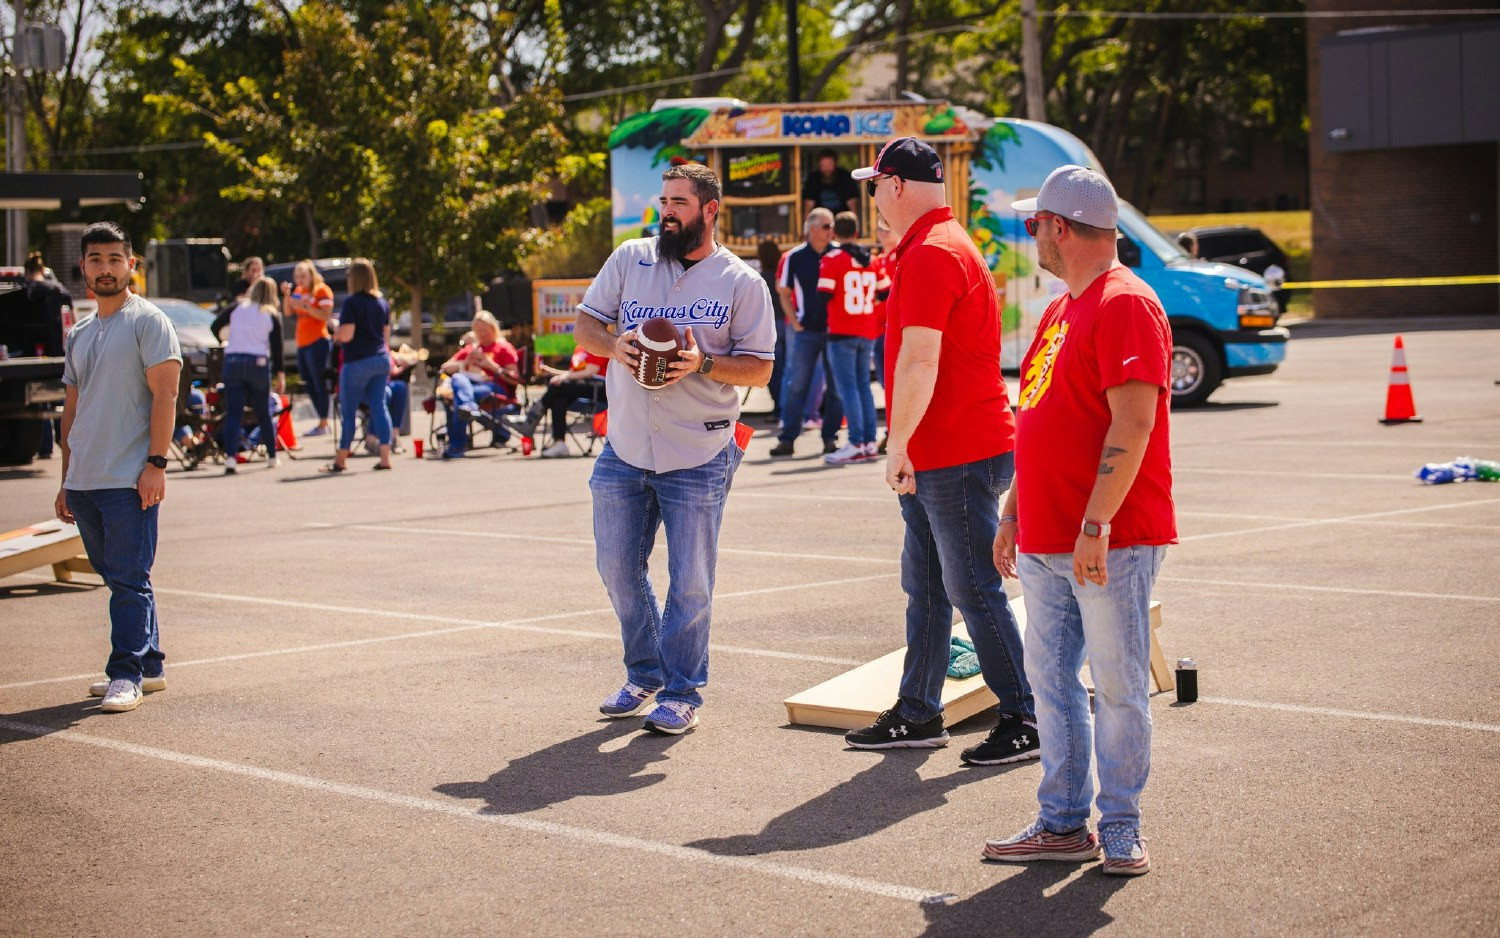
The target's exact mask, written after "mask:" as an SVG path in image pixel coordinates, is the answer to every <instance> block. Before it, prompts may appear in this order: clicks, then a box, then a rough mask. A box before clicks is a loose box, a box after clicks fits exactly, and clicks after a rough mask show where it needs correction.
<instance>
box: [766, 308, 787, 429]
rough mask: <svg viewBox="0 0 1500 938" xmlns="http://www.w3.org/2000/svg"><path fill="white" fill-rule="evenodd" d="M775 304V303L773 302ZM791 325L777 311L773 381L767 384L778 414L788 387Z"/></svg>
mask: <svg viewBox="0 0 1500 938" xmlns="http://www.w3.org/2000/svg"><path fill="white" fill-rule="evenodd" d="M773 305H774V304H773ZM791 331H792V330H791V327H790V326H788V325H787V324H786V319H785V318H783V317H782V315H781V312H780V310H779V309H778V310H777V311H776V357H775V358H774V359H772V361H771V383H770V384H768V385H766V387H767V389H768V390H770V392H771V407H772V409H773V410H775V411H776V413H777V414H780V413H781V394H782V389H783V388H785V387H786V350H787V344H788V340H787V333H789V332H791Z"/></svg>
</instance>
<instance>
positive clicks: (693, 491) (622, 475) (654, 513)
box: [589, 442, 744, 707]
mask: <svg viewBox="0 0 1500 938" xmlns="http://www.w3.org/2000/svg"><path fill="white" fill-rule="evenodd" d="M743 455H744V453H743V452H742V451H741V450H740V448H739V447H738V446H736V445H735V444H734V443H732V442H731V443H730V444H729V445H728V446H726V447H725V448H724V449H722V450H721V451H720V452H719V454H718V455H717V456H715V457H714V458H712V459H710V460H709V461H708V462H706V463H704V464H703V465H701V466H695V467H693V468H692V469H678V470H676V471H675V472H649V471H647V470H645V469H637V468H636V467H635V466H632V465H630V464H629V463H627V462H625V461H624V460H623V459H621V458H620V457H618V456H616V455H615V451H614V449H613V447H611V446H610V445H609V444H608V443H605V444H604V451H603V452H601V453H600V454H599V459H598V460H597V461H596V462H595V463H594V473H593V475H592V476H591V477H590V479H589V488H590V489H592V490H593V494H594V544H595V551H596V555H597V561H598V566H599V576H600V577H601V578H603V580H604V587H605V589H607V590H608V591H609V600H610V603H612V604H613V605H614V607H615V615H617V616H618V617H619V619H620V636H621V638H622V639H623V642H624V646H625V674H626V677H627V679H628V680H629V681H630V682H631V683H633V684H638V685H640V686H641V687H647V688H652V689H655V690H657V695H656V699H657V700H662V701H666V700H678V701H683V702H685V703H689V704H692V705H693V706H695V707H697V706H701V705H702V703H703V696H702V695H701V694H699V693H698V688H700V687H702V686H703V685H705V684H707V683H708V627H709V621H710V619H711V618H712V613H713V594H714V574H715V571H716V568H717V566H718V556H719V524H720V522H722V521H723V518H724V501H725V499H726V498H727V497H728V496H729V485H730V483H731V482H732V481H733V480H734V472H735V469H737V468H738V467H739V464H740V458H741V457H742V456H743ZM662 525H666V529H667V577H668V583H667V601H666V604H665V605H658V604H657V601H656V591H655V589H653V588H652V585H651V574H650V572H649V570H648V568H647V562H648V561H649V560H650V558H651V548H652V547H653V546H654V545H655V543H656V529H657V528H659V527H661V526H662Z"/></svg>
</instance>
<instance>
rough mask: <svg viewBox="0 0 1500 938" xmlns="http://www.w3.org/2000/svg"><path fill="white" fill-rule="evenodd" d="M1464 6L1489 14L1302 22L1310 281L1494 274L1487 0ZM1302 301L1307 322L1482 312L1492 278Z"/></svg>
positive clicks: (1493, 66)
mask: <svg viewBox="0 0 1500 938" xmlns="http://www.w3.org/2000/svg"><path fill="white" fill-rule="evenodd" d="M1307 6H1308V10H1309V11H1311V12H1319V13H1322V12H1334V11H1349V10H1413V9H1417V10H1421V9H1428V8H1431V9H1434V10H1438V9H1452V8H1454V4H1452V3H1450V2H1446V0H1309V2H1308V5H1307ZM1464 6H1465V7H1467V8H1471V9H1472V8H1484V7H1493V8H1494V9H1495V10H1496V17H1495V18H1494V19H1490V18H1487V17H1482V16H1480V17H1476V16H1465V17H1443V16H1440V15H1437V14H1434V15H1433V16H1432V17H1431V18H1430V19H1428V18H1422V17H1412V16H1399V17H1396V16H1393V17H1391V18H1389V19H1386V18H1384V17H1358V18H1352V17H1351V18H1339V17H1330V18H1326V19H1324V18H1312V19H1309V21H1308V27H1307V54H1308V93H1309V95H1310V101H1309V111H1308V115H1309V118H1310V130H1309V140H1308V144H1309V162H1310V170H1311V179H1310V198H1311V208H1312V220H1313V231H1312V235H1313V253H1312V262H1313V269H1312V276H1313V279H1314V280H1348V279H1374V278H1389V277H1435V276H1458V275H1467V274H1496V273H1500V143H1497V141H1500V107H1497V104H1496V96H1497V89H1500V4H1482V3H1468V4H1465V5H1464ZM1325 69H1326V71H1325ZM1314 302H1315V304H1316V307H1317V311H1318V316H1319V318H1324V317H1329V318H1351V317H1387V316H1389V317H1399V316H1433V315H1454V314H1495V313H1497V312H1500V286H1495V285H1483V286H1445V287H1391V288H1358V289H1329V290H1319V291H1316V294H1315V299H1314Z"/></svg>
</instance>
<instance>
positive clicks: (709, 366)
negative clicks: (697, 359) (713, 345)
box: [698, 352, 714, 375]
mask: <svg viewBox="0 0 1500 938" xmlns="http://www.w3.org/2000/svg"><path fill="white" fill-rule="evenodd" d="M713 370H714V357H713V356H712V355H710V354H708V353H707V352H704V353H703V364H701V365H699V366H698V374H700V375H706V374H708V373H709V372H710V371H713Z"/></svg>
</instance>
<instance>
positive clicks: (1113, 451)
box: [1099, 446, 1125, 476]
mask: <svg viewBox="0 0 1500 938" xmlns="http://www.w3.org/2000/svg"><path fill="white" fill-rule="evenodd" d="M1124 452H1125V450H1123V449H1121V448H1120V447H1118V446H1106V447H1104V461H1103V462H1101V463H1099V474H1100V475H1102V476H1107V475H1111V474H1113V473H1114V471H1115V467H1114V466H1111V465H1110V464H1109V461H1110V460H1111V459H1114V458H1115V457H1116V456H1119V455H1122V454H1123V453H1124Z"/></svg>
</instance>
